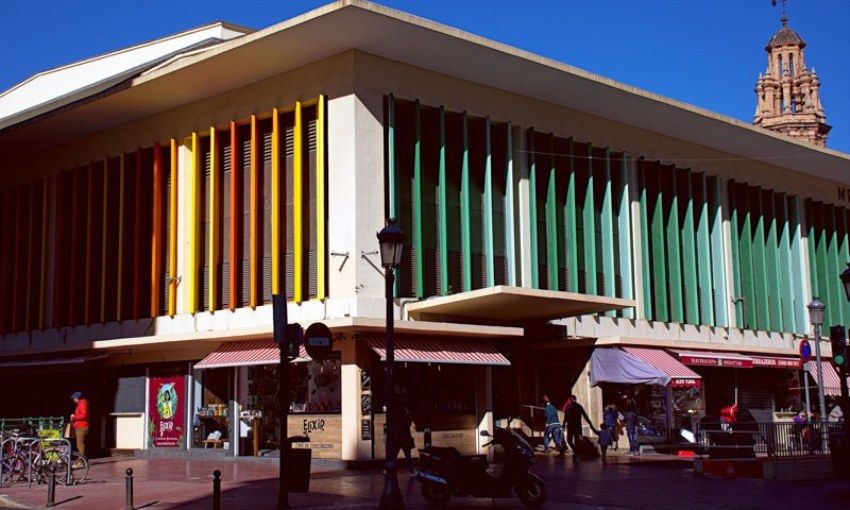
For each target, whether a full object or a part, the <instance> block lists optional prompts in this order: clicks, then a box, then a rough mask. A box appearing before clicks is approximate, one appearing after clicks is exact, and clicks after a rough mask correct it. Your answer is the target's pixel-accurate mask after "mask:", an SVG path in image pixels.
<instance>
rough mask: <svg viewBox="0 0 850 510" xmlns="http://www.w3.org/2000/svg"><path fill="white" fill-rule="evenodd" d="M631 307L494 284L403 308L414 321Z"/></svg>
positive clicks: (523, 317)
mask: <svg viewBox="0 0 850 510" xmlns="http://www.w3.org/2000/svg"><path fill="white" fill-rule="evenodd" d="M634 306H635V302H634V301H633V300H630V299H619V298H612V297H605V296H591V295H587V294H578V293H575V292H560V291H555V290H540V289H528V288H524V287H508V286H505V285H497V286H495V287H487V288H486V289H478V290H472V291H469V292H461V293H459V294H452V295H451V296H443V297H439V298H434V299H428V300H427V301H421V302H418V303H411V304H409V305H408V306H407V310H408V313H409V314H410V317H411V318H412V319H414V320H428V321H437V320H439V318H440V317H457V318H473V319H488V320H493V321H499V322H503V321H508V322H511V321H528V320H551V319H562V318H564V317H574V316H577V315H585V314H591V313H601V312H607V311H610V310H622V309H623V308H633V307H634Z"/></svg>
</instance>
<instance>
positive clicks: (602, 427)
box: [596, 422, 614, 464]
mask: <svg viewBox="0 0 850 510" xmlns="http://www.w3.org/2000/svg"><path fill="white" fill-rule="evenodd" d="M613 430H614V429H613V428H610V427H608V426H607V425H606V424H605V422H602V423H600V424H599V431H598V432H596V435H598V436H599V440H598V441H597V443H598V444H599V451H600V453H601V454H602V463H603V464H607V463H608V447H609V446H611V444H612V443H613V442H614V433H613Z"/></svg>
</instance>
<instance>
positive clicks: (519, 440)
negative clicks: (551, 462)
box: [511, 430, 534, 452]
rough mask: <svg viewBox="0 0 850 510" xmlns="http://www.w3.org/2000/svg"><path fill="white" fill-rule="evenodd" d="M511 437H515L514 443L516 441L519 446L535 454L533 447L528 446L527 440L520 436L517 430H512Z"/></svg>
mask: <svg viewBox="0 0 850 510" xmlns="http://www.w3.org/2000/svg"><path fill="white" fill-rule="evenodd" d="M511 437H513V438H514V441H516V442H517V444H518V445H519V446H520V447H522V448H523V449H525V450H526V451H528V452H534V449H532V448H531V445H530V444H528V441H526V440H525V438H524V437H522V436H521V435H519V434H518V433H517V432H516V431H515V430H511Z"/></svg>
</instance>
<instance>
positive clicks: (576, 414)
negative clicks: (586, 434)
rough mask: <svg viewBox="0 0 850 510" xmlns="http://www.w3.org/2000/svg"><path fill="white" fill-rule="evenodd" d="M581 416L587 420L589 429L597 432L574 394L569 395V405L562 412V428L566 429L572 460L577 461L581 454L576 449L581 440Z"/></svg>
mask: <svg viewBox="0 0 850 510" xmlns="http://www.w3.org/2000/svg"><path fill="white" fill-rule="evenodd" d="M582 417H583V418H584V419H585V421H587V424H588V425H590V428H591V430H593V432H598V431H597V430H596V428H595V427H594V426H593V423H591V421H590V418H589V417H588V416H587V412H586V411H585V410H584V407H582V405H581V404H579V403H578V397H576V396H575V395H570V405H569V407H568V408H567V411H566V412H565V413H564V429H566V431H567V444H569V445H570V449H571V450H572V451H573V462H578V461H579V460H581V454H580V453H579V450H578V445H579V443H580V442H581V438H582V434H581V419H582Z"/></svg>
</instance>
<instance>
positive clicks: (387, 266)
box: [378, 218, 404, 510]
mask: <svg viewBox="0 0 850 510" xmlns="http://www.w3.org/2000/svg"><path fill="white" fill-rule="evenodd" d="M378 244H380V247H381V265H382V266H383V267H384V271H385V276H384V280H385V284H386V299H387V340H386V342H387V345H386V350H387V363H386V368H387V372H386V386H385V389H384V401H385V402H386V407H387V414H386V418H387V419H386V424H387V425H386V426H387V441H386V444H385V447H386V460H385V461H384V492H383V493H382V494H381V503H380V505H379V506H378V508H379V509H380V510H396V509H403V508H404V498H402V495H401V490H400V489H399V486H398V476H397V474H396V455H397V453H398V452H397V451H396V434H395V427H396V423H395V411H396V402H395V382H394V381H393V372H394V365H395V346H394V345H393V289H394V287H395V269H396V268H397V267H399V265H401V256H402V252H403V251H404V232H402V230H401V228H399V226H398V225H397V224H396V221H395V219H394V218H390V219H389V221H387V225H386V226H385V227H384V228H383V229H382V230H381V231H380V232H378Z"/></svg>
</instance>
